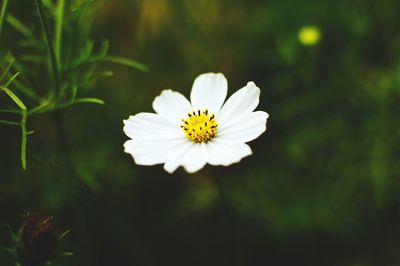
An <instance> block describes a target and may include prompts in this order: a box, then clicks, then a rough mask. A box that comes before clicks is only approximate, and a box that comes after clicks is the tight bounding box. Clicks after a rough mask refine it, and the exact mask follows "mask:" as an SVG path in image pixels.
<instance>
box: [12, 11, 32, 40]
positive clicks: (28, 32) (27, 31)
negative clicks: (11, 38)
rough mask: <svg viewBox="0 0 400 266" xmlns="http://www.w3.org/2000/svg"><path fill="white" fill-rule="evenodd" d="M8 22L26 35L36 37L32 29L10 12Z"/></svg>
mask: <svg viewBox="0 0 400 266" xmlns="http://www.w3.org/2000/svg"><path fill="white" fill-rule="evenodd" d="M7 23H8V24H10V26H11V27H13V28H14V29H16V30H17V31H18V32H19V33H21V34H22V35H24V36H25V37H28V38H29V39H31V38H35V35H34V34H33V33H32V31H31V30H30V29H29V28H28V27H27V26H25V25H24V24H23V23H22V22H21V21H20V20H18V19H17V18H16V17H14V16H13V15H11V14H8V16H7Z"/></svg>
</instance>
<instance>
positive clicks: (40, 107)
mask: <svg viewBox="0 0 400 266" xmlns="http://www.w3.org/2000/svg"><path fill="white" fill-rule="evenodd" d="M49 106H50V102H49V101H44V102H42V103H41V104H39V105H38V106H36V107H34V108H31V110H30V111H29V113H28V115H32V114H34V113H40V112H41V111H43V110H44V109H46V107H49Z"/></svg>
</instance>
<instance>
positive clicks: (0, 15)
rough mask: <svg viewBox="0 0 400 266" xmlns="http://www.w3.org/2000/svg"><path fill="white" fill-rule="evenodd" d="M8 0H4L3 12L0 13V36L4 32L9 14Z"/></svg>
mask: <svg viewBox="0 0 400 266" xmlns="http://www.w3.org/2000/svg"><path fill="white" fill-rule="evenodd" d="M8 2H9V0H3V5H2V6H1V11H0V12H1V13H0V38H1V34H2V32H3V26H4V21H5V19H6V16H7V8H8Z"/></svg>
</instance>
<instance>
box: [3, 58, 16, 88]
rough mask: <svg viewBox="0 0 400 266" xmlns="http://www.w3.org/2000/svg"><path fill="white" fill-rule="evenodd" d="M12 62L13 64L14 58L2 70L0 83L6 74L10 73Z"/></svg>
mask: <svg viewBox="0 0 400 266" xmlns="http://www.w3.org/2000/svg"><path fill="white" fill-rule="evenodd" d="M14 62H15V57H13V58H12V59H11V60H10V62H9V63H8V65H7V67H6V69H5V70H4V72H3V74H2V75H1V77H0V82H1V81H2V80H3V79H4V78H5V77H6V75H7V74H8V72H9V71H10V69H11V67H12V65H13V64H14Z"/></svg>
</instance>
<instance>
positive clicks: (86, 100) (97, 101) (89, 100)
mask: <svg viewBox="0 0 400 266" xmlns="http://www.w3.org/2000/svg"><path fill="white" fill-rule="evenodd" d="M74 103H95V104H104V101H103V100H101V99H98V98H79V99H76V100H75V101H74Z"/></svg>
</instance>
